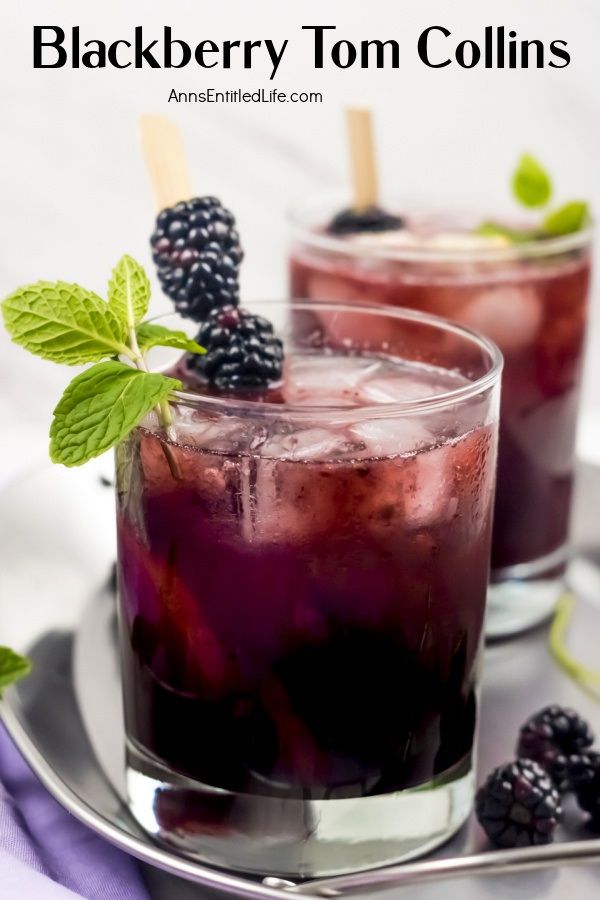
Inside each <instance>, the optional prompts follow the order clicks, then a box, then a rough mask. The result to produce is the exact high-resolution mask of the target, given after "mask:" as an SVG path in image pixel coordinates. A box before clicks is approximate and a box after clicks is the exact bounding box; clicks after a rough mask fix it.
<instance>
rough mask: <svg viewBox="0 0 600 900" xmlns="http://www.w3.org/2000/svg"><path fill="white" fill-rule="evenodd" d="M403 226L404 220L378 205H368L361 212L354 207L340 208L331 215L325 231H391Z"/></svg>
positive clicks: (353, 232)
mask: <svg viewBox="0 0 600 900" xmlns="http://www.w3.org/2000/svg"><path fill="white" fill-rule="evenodd" d="M403 227H404V220H403V219H401V218H400V217H399V216H393V215H392V214H391V213H387V212H385V211H384V210H383V209H380V208H379V207H378V206H369V207H367V209H364V210H362V211H361V212H357V211H356V210H354V209H344V210H342V212H339V213H338V214H337V215H336V216H334V217H333V219H332V220H331V222H330V223H329V225H328V227H327V231H328V233H329V234H336V235H346V234H359V233H360V232H361V231H367V232H368V231H371V232H377V231H393V230H395V229H396V228H403Z"/></svg>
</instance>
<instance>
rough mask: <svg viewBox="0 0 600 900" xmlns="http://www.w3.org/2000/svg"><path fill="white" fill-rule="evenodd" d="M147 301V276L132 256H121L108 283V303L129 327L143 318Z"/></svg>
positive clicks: (146, 308)
mask: <svg viewBox="0 0 600 900" xmlns="http://www.w3.org/2000/svg"><path fill="white" fill-rule="evenodd" d="M149 302H150V282H149V281H148V276H147V275H146V273H145V272H144V270H143V268H142V267H141V266H140V264H139V263H138V262H136V261H135V259H133V257H131V256H127V254H126V255H125V256H122V257H121V259H120V260H119V262H118V263H117V265H116V266H115V267H114V269H113V273H112V278H111V280H110V282H109V284H108V305H109V306H110V308H111V309H112V311H113V312H114V314H115V315H116V316H117V317H118V318H119V319H120V320H121V322H124V323H125V324H126V325H127V328H128V329H130V328H134V327H135V326H136V325H137V323H138V322H141V320H142V319H143V318H144V316H145V315H146V313H147V312H148V304H149Z"/></svg>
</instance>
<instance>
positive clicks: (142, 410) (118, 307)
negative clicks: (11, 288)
mask: <svg viewBox="0 0 600 900" xmlns="http://www.w3.org/2000/svg"><path fill="white" fill-rule="evenodd" d="M149 301H150V283H149V281H148V278H147V276H146V273H145V272H144V270H143V268H142V267H141V266H140V264H139V263H137V262H136V261H135V260H134V259H132V257H130V256H123V257H122V258H121V259H120V260H119V262H118V263H117V265H116V266H115V269H114V270H113V274H112V278H111V280H110V284H109V287H108V302H107V301H106V300H102V299H101V298H100V297H98V296H97V295H96V294H94V293H93V292H92V291H88V290H86V289H85V288H82V287H80V286H79V285H77V284H65V283H64V282H47V281H41V282H38V283H37V284H32V285H28V286H26V287H24V288H20V289H19V290H17V291H15V292H14V293H12V294H11V295H10V296H9V297H7V298H6V299H5V300H4V301H3V303H2V314H3V317H4V323H5V325H6V328H7V330H8V332H9V333H10V335H11V337H12V339H13V341H14V342H15V343H17V344H20V346H22V347H24V348H25V349H26V350H29V351H30V352H31V353H35V354H36V355H37V356H41V357H43V358H44V359H49V360H52V361H53V362H62V363H67V364H68V365H80V364H82V363H96V365H94V366H92V368H90V369H87V370H86V371H85V372H83V373H82V374H80V375H77V377H76V378H74V379H73V381H72V382H71V383H70V384H69V386H68V387H67V389H66V391H65V392H64V394H63V396H62V398H61V399H60V401H59V402H58V404H57V406H56V409H55V410H54V419H53V422H52V426H51V428H50V458H51V459H52V460H53V462H58V463H62V464H63V465H65V466H79V465H81V464H82V463H84V462H87V460H89V459H92V458H93V457H95V456H99V455H100V454H101V453H104V452H105V451H106V450H109V449H110V448H111V447H114V446H115V444H117V443H119V441H121V440H122V439H123V438H124V437H126V435H127V434H128V433H129V432H130V431H131V430H132V429H133V428H134V427H135V426H136V425H137V424H138V423H139V422H141V420H142V419H143V418H144V416H145V415H146V414H147V413H149V412H150V410H151V409H153V408H154V407H156V411H157V415H158V417H159V421H160V423H161V425H162V426H163V427H164V428H165V429H166V430H167V432H168V433H169V435H170V436H172V431H171V426H172V417H171V410H170V407H169V404H168V397H169V394H170V393H171V392H172V391H173V390H177V389H179V388H181V386H182V385H181V382H180V381H177V380H176V379H174V378H169V377H168V376H166V375H162V374H160V373H152V372H149V371H148V368H147V365H146V361H145V359H144V353H145V352H146V351H147V350H148V349H150V347H156V346H165V347H176V348H179V349H182V350H186V351H187V352H189V353H204V349H203V348H202V347H200V346H199V344H197V343H196V342H195V341H192V340H190V339H189V338H188V337H187V335H186V334H185V333H184V332H183V331H170V330H169V329H168V328H165V327H164V326H162V325H156V324H154V323H151V322H142V321H141V320H142V319H143V317H144V316H145V315H146V312H147V311H148V304H149ZM118 356H121V357H125V359H127V360H128V361H129V362H128V363H127V362H121V361H119V360H118V359H115V357H118ZM165 455H166V456H167V458H168V460H169V464H170V465H171V467H172V471H173V472H174V474H175V471H174V469H173V460H172V459H171V455H170V451H169V450H168V448H165Z"/></svg>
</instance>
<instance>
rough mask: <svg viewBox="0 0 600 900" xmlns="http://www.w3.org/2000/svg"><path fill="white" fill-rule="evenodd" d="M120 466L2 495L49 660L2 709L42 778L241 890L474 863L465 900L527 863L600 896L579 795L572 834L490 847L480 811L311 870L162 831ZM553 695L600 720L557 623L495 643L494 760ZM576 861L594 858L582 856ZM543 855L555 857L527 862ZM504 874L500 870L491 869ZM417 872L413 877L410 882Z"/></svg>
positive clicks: (327, 888) (1, 518)
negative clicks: (125, 551)
mask: <svg viewBox="0 0 600 900" xmlns="http://www.w3.org/2000/svg"><path fill="white" fill-rule="evenodd" d="M110 478H111V473H110V462H107V461H101V462H99V463H96V464H94V465H90V466H87V467H85V468H84V469H80V470H71V471H66V470H62V469H60V468H59V467H56V468H55V467H51V466H50V465H48V466H43V467H40V468H39V469H37V470H36V471H34V472H33V473H31V474H30V475H28V476H27V477H26V478H24V479H22V480H21V481H19V482H18V483H15V484H14V485H13V486H12V487H11V488H10V489H9V490H8V491H6V492H5V493H4V494H3V495H2V497H1V498H0V634H1V635H2V643H7V644H11V645H13V646H15V647H16V648H18V649H20V650H23V651H27V652H28V653H29V654H30V656H31V657H32V659H33V662H34V671H33V674H32V675H31V676H30V677H29V678H28V679H26V680H25V681H23V682H21V683H20V684H18V685H17V686H15V687H13V688H12V689H10V690H9V691H7V692H6V693H5V699H4V701H3V702H2V704H1V709H2V715H3V718H4V721H5V724H6V726H7V728H8V730H9V731H10V733H11V735H12V737H13V739H14V740H15V742H16V743H17V745H18V746H19V748H20V749H21V751H22V753H23V754H24V756H25V758H26V759H27V760H28V762H29V763H30V765H31V766H32V768H33V769H34V771H35V772H36V774H37V775H38V777H39V778H40V780H41V781H42V782H43V784H44V785H45V786H46V788H47V789H48V790H49V791H50V792H51V793H52V794H53V795H54V796H55V797H56V799H57V800H58V801H59V802H60V803H61V804H62V805H63V806H64V807H66V808H67V809H68V810H69V811H70V812H71V813H72V814H73V815H74V816H76V817H77V818H78V819H80V820H81V821H82V822H84V823H85V824H86V825H88V826H89V827H90V828H92V829H93V830H94V831H96V832H97V833H98V834H100V835H102V836H103V837H105V838H106V839H107V840H109V841H110V842H112V843H113V844H115V845H117V846H119V847H121V848H122V849H124V850H125V851H127V852H128V853H130V854H132V855H133V856H135V857H137V858H138V859H140V860H142V861H144V862H146V863H148V864H150V865H151V866H155V867H158V868H159V869H162V870H164V871H165V872H169V873H172V874H173V875H177V876H180V877H182V878H184V879H187V880H189V881H191V882H195V883H197V884H200V885H203V886H204V887H206V888H216V889H220V890H221V891H226V892H229V893H232V894H235V895H237V896H245V897H257V896H258V897H265V898H266V897H272V898H284V897H286V896H287V897H289V894H290V893H301V894H309V895H313V896H334V895H338V894H346V893H356V892H359V893H364V894H368V893H371V892H373V891H375V890H377V889H382V888H391V887H396V888H398V889H399V890H398V892H397V893H398V896H402V897H404V896H410V898H411V900H412V898H434V897H435V898H437V897H441V896H443V895H442V891H447V887H444V885H442V884H440V885H438V886H436V885H429V882H432V881H440V880H445V879H448V878H459V877H462V878H465V877H466V876H469V881H468V882H465V883H464V885H463V886H462V888H461V897H462V898H464V900H471V898H475V897H477V898H485V897H488V896H490V897H491V896H494V897H497V896H502V895H505V896H506V895H507V894H508V895H513V892H514V891H515V882H514V879H515V878H518V883H519V885H521V888H520V889H519V890H518V894H519V896H527V897H528V898H535V897H538V896H539V897H545V898H554V897H557V898H558V897H564V896H565V892H566V891H567V890H569V891H571V893H572V895H573V896H574V897H576V898H578V900H583V898H586V897H590V898H591V897H593V896H594V897H595V896H597V895H598V892H599V890H600V867H597V864H598V863H599V862H600V839H598V838H597V837H596V838H594V837H593V836H592V835H591V833H589V832H587V831H586V828H585V826H584V825H583V824H582V823H581V819H580V817H579V816H578V815H577V814H576V812H575V811H574V810H573V809H567V814H566V819H565V823H564V826H563V828H562V829H561V833H560V834H559V836H558V840H557V842H556V843H555V844H552V845H549V846H547V847H541V848H528V849H524V850H511V851H492V852H489V848H488V847H487V846H486V843H485V840H484V838H483V835H482V833H481V830H480V829H479V827H478V826H477V824H476V822H475V821H474V820H471V821H470V822H469V823H468V824H467V825H466V826H465V828H463V829H462V830H461V832H460V833H459V834H458V835H457V836H456V837H455V838H454V839H453V840H452V841H450V842H449V843H447V844H446V845H445V846H444V847H442V848H441V849H440V850H438V851H437V852H436V853H434V854H432V855H430V856H428V857H427V858H426V859H424V860H421V861H419V862H413V863H407V864H405V865H402V866H394V867H389V868H386V869H380V870H377V871H374V872H373V871H371V872H368V873H362V874H355V875H349V876H339V877H336V878H329V879H323V880H320V881H313V882H304V883H302V884H298V885H293V884H292V883H290V882H281V881H279V880H277V879H265V880H264V881H263V882H261V881H259V880H257V879H252V878H249V877H248V878H246V877H242V876H238V875H232V874H230V873H228V872H225V871H222V870H217V869H213V868H210V867H208V866H205V865H200V864H198V863H195V862H193V861H191V860H189V859H186V858H184V857H182V856H179V855H177V854H175V853H173V852H171V851H169V850H166V849H163V848H162V847H159V846H157V845H156V844H154V843H153V842H152V841H151V840H150V839H149V838H148V837H147V836H146V835H145V834H144V833H143V832H142V831H141V830H140V828H139V827H138V826H137V825H136V823H135V822H134V820H133V819H132V817H131V816H130V814H129V812H128V810H127V807H126V805H125V803H124V800H123V796H124V791H123V725H122V715H121V694H120V683H119V668H118V659H117V654H116V647H115V639H114V638H115V621H114V597H113V594H112V591H111V590H110V589H109V587H108V576H109V573H110V570H111V565H112V562H113V560H114V529H113V515H114V504H113V497H112V491H111V489H110V486H109V483H110ZM579 496H580V498H585V501H584V502H582V500H580V501H579V502H578V504H577V510H578V511H577V514H576V529H575V533H576V537H577V538H578V542H579V544H580V545H582V551H583V552H582V553H580V555H579V556H578V558H577V559H576V561H575V563H574V565H573V567H572V569H571V578H572V580H573V581H574V582H575V583H576V586H577V590H578V593H579V595H580V598H581V600H580V603H579V604H578V608H577V613H576V617H575V621H574V624H573V629H572V634H571V643H572V648H573V651H574V652H575V653H576V654H578V655H581V657H582V658H584V659H588V660H593V659H594V658H596V657H597V653H596V650H597V642H598V638H599V637H600V590H597V587H598V583H597V574H596V573H597V570H596V568H595V562H596V560H595V558H594V557H595V554H596V553H597V548H596V547H595V546H594V545H593V544H591V545H590V546H589V547H583V542H582V535H584V534H586V533H589V531H588V520H589V523H590V524H595V521H594V518H595V517H594V516H593V514H592V511H594V510H595V511H596V512H597V509H598V508H599V502H598V500H595V499H594V498H600V474H599V473H598V471H597V470H594V469H592V468H588V469H585V470H583V471H582V472H581V476H580V479H579ZM594 599H595V601H596V602H595V603H594V602H593V601H594ZM552 701H555V702H559V703H564V704H567V705H574V706H575V707H576V708H577V709H578V710H580V711H581V713H582V714H583V715H585V716H586V717H588V718H589V719H590V720H591V722H592V723H593V724H594V725H595V726H596V731H597V732H600V707H599V706H598V705H597V704H595V703H594V702H593V701H592V700H591V699H590V698H588V697H587V696H586V695H585V694H583V693H581V692H580V691H579V689H578V688H577V687H576V686H575V685H574V684H572V683H571V682H570V681H569V680H568V679H567V678H566V677H565V676H564V675H563V674H562V673H561V672H560V671H559V669H558V668H557V667H556V666H555V664H554V663H553V661H552V659H551V658H550V656H549V653H548V651H547V642H546V632H545V630H544V629H538V630H537V631H534V632H530V633H529V634H527V635H524V636H522V637H521V638H520V639H518V640H513V641H510V642H505V643H498V644H494V645H492V646H490V647H488V648H487V650H486V660H485V675H484V684H483V701H482V714H481V728H480V739H479V769H480V771H481V772H482V773H483V772H486V771H488V770H489V769H491V768H492V767H493V766H495V765H498V764H499V763H501V762H503V761H505V760H506V759H507V758H510V756H511V754H512V750H513V747H512V744H513V741H514V736H515V735H516V732H517V730H518V726H519V724H520V723H521V722H522V721H523V720H524V719H525V718H526V717H527V716H528V715H529V714H530V713H531V712H532V711H533V710H535V709H537V708H538V707H541V706H543V705H544V704H546V703H549V702H552ZM594 862H595V863H596V867H593V865H592V864H593V863H594ZM574 864H579V867H578V868H577V869H572V868H570V866H572V865H574ZM586 864H587V867H586ZM567 866H569V868H568V869H567V868H562V869H561V870H560V871H557V869H558V867H567ZM538 869H539V870H543V871H536V872H534V873H533V874H527V873H531V872H532V870H538ZM549 870H553V871H549ZM512 872H517V873H520V874H518V875H516V876H515V875H509V874H508V873H512ZM489 874H495V875H497V876H499V877H497V878H494V879H491V878H483V877H482V876H484V875H489ZM565 878H566V879H567V880H566V881H565ZM404 885H412V887H410V888H409V889H408V891H409V893H408V894H405V892H404V890H401V888H402V886H404ZM522 890H524V891H525V893H524V894H523V893H522ZM438 891H439V893H438ZM505 892H507V893H505ZM173 896H178V894H177V891H174V894H173Z"/></svg>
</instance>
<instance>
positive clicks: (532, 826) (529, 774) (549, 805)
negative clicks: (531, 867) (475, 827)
mask: <svg viewBox="0 0 600 900" xmlns="http://www.w3.org/2000/svg"><path fill="white" fill-rule="evenodd" d="M475 811H476V813H477V818H478V819H479V822H480V824H481V826H482V827H483V829H484V831H485V833H486V834H487V836H488V837H489V839H490V840H491V841H492V843H494V844H496V845H497V846H498V847H527V846H529V845H531V844H547V843H549V842H550V841H551V840H552V836H553V833H554V830H555V828H556V826H557V825H558V822H559V820H560V817H561V815H562V808H561V805H560V795H559V793H558V791H557V790H556V788H555V786H554V784H553V783H552V780H551V778H550V777H549V775H548V773H547V772H545V771H544V770H543V769H542V768H541V766H539V765H538V764H537V763H536V762H534V761H533V760H531V759H518V760H516V761H515V762H512V763H508V764H507V765H504V766H500V767H499V768H497V769H494V771H493V772H492V773H491V775H489V777H488V779H487V781H486V782H485V784H484V785H483V786H482V787H480V788H479V790H478V792H477V796H476V798H475Z"/></svg>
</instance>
